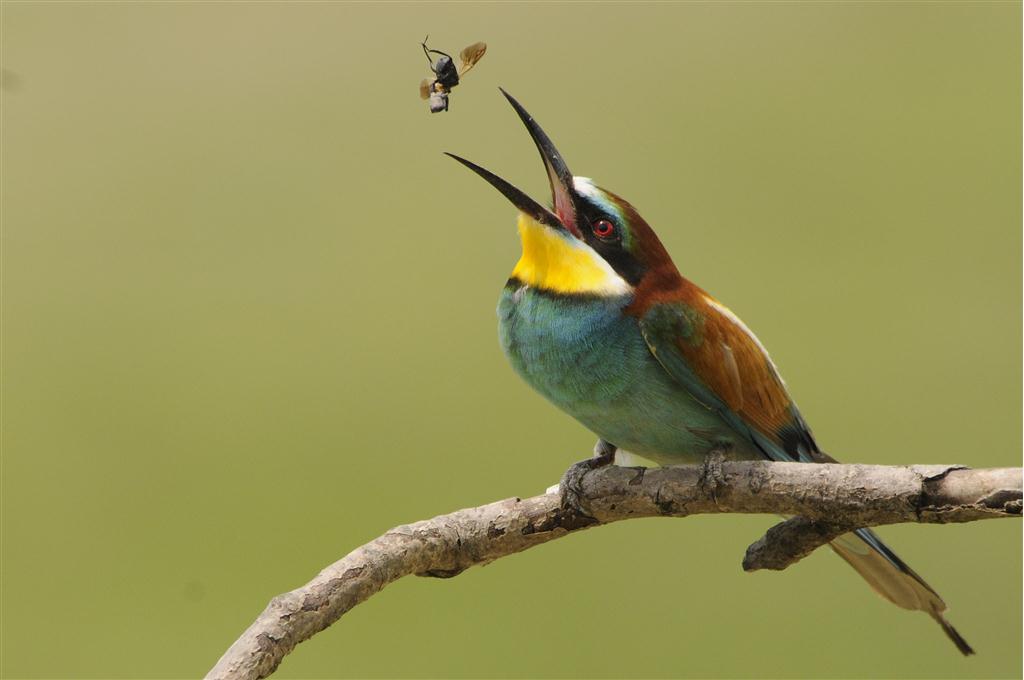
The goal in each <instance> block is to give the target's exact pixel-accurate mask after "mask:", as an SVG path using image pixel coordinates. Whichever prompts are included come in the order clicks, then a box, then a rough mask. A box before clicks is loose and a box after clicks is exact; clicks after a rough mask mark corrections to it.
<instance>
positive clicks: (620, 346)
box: [498, 280, 760, 465]
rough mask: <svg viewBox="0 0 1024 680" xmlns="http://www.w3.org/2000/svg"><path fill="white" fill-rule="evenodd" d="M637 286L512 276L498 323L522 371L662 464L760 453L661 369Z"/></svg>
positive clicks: (606, 434)
mask: <svg viewBox="0 0 1024 680" xmlns="http://www.w3.org/2000/svg"><path fill="white" fill-rule="evenodd" d="M631 299H632V298H631V296H628V295H627V296H621V297H597V296H565V295H557V294H551V293H547V292H544V291H539V290H537V289H535V288H532V287H529V286H524V285H521V284H519V283H518V282H516V281H514V280H513V281H510V282H509V285H508V286H506V287H505V289H504V290H503V291H502V294H501V298H500V300H499V302H498V332H499V337H500V340H501V346H502V348H503V349H504V350H505V354H506V355H507V356H508V358H509V361H510V362H511V363H512V367H513V368H514V369H515V371H516V372H517V373H518V374H519V375H520V376H521V377H522V378H523V379H524V380H525V381H526V382H527V383H528V384H529V385H530V386H531V387H533V388H534V389H535V390H537V391H538V392H540V393H541V394H542V395H544V397H546V398H547V399H548V400H550V401H551V402H552V403H554V404H555V405H556V406H558V407H559V408H560V409H562V410H563V411H565V412H566V413H568V414H569V415H571V416H573V417H574V418H576V419H577V420H578V421H580V422H581V423H582V424H583V425H584V426H586V427H587V428H588V429H590V430H591V431H593V432H594V433H595V434H597V435H598V436H599V437H601V438H602V439H604V440H606V441H608V442H611V443H612V444H615V445H616V446H617V447H619V448H621V449H624V450H627V451H630V452H632V453H635V454H637V455H640V456H644V457H645V458H649V459H651V460H653V461H655V462H657V463H660V464H662V465H671V464H676V463H684V462H694V461H696V460H700V459H702V458H703V456H704V455H706V454H707V452H708V451H710V450H711V449H713V448H721V447H723V446H727V447H731V449H732V455H733V456H736V457H741V458H758V457H760V455H759V453H758V452H756V451H754V450H753V449H752V445H751V444H750V443H749V442H748V441H747V440H746V439H744V438H743V437H741V436H740V435H738V434H737V433H736V432H735V431H734V430H733V429H732V428H730V427H729V426H728V425H727V424H726V423H725V422H724V421H723V420H722V419H720V418H719V417H718V416H717V415H716V414H715V413H714V412H713V411H710V410H709V409H707V408H706V407H705V406H704V405H702V404H701V403H699V402H697V401H696V400H695V399H693V398H692V397H691V396H690V395H689V393H688V392H686V390H685V389H683V388H682V387H681V386H680V385H679V384H678V383H676V382H675V381H673V380H672V378H671V377H670V376H669V375H668V374H667V373H666V372H665V371H664V369H662V367H661V365H660V364H659V363H658V362H657V360H656V359H655V358H654V356H653V355H652V354H651V352H650V350H649V349H648V348H647V344H646V343H645V342H644V339H643V336H641V334H640V329H639V327H638V325H637V323H636V321H635V320H634V319H632V318H631V317H628V316H625V315H624V314H623V313H622V309H623V307H625V306H626V305H628V304H629V303H630V301H631Z"/></svg>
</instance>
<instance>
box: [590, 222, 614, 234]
mask: <svg viewBox="0 0 1024 680" xmlns="http://www.w3.org/2000/svg"><path fill="white" fill-rule="evenodd" d="M590 226H591V228H592V229H593V230H594V236H596V237H598V238H611V237H612V236H614V235H615V225H614V224H612V223H611V222H610V221H608V220H597V221H595V222H594V223H593V224H592V225H590Z"/></svg>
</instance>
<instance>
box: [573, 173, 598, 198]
mask: <svg viewBox="0 0 1024 680" xmlns="http://www.w3.org/2000/svg"><path fill="white" fill-rule="evenodd" d="M572 185H573V188H575V189H576V192H577V193H579V194H582V195H584V196H586V197H588V198H596V197H597V196H598V194H600V193H601V192H600V191H599V190H598V188H597V187H596V186H594V180H592V179H590V178H589V177H573V178H572Z"/></svg>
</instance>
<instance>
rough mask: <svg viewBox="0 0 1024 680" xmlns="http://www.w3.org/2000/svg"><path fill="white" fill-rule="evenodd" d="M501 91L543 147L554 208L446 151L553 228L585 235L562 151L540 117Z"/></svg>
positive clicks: (538, 145)
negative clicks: (542, 125) (546, 206)
mask: <svg viewBox="0 0 1024 680" xmlns="http://www.w3.org/2000/svg"><path fill="white" fill-rule="evenodd" d="M498 89H501V88H498ZM501 93H502V94H503V95H505V98H506V99H508V101H509V103H510V104H512V108H514V109H515V110H516V113H518V114H519V118H520V119H521V120H522V121H523V124H524V125H526V129H527V130H528V131H529V132H530V136H531V137H533V143H534V144H536V145H537V150H538V151H540V157H541V159H542V160H543V161H544V168H545V169H546V170H547V173H548V183H549V184H550V185H551V205H552V209H548V208H545V207H544V206H542V205H541V204H539V203H537V201H535V200H533V199H532V198H530V197H529V196H527V195H526V194H524V193H523V192H522V191H520V190H519V189H517V188H515V187H514V186H512V185H511V184H509V183H508V182H506V181H505V180H503V179H502V178H501V177H498V176H497V175H495V174H494V173H493V172H491V171H489V170H485V169H484V168H481V167H480V166H479V165H477V164H476V163H473V162H471V161H467V160H466V159H465V158H460V157H459V156H456V155H455V154H452V153H448V152H445V154H446V155H448V156H451V157H452V158H454V159H455V160H457V161H458V162H460V163H462V164H463V165H465V166H466V167H467V168H469V169H470V170H472V171H473V172H475V173H476V174H478V175H480V176H481V177H483V178H484V179H485V180H487V182H488V183H490V185H491V186H493V187H494V188H495V189H497V190H498V191H500V192H501V193H502V194H503V195H504V196H505V198H507V199H508V200H510V201H511V202H512V204H513V205H514V206H516V207H517V208H518V209H519V210H520V211H521V212H523V213H525V214H526V215H529V216H530V217H532V218H533V219H535V220H536V221H538V222H540V223H541V224H544V225H547V226H549V227H551V228H552V229H555V230H558V231H566V232H569V233H570V234H572V235H573V236H575V237H576V238H582V237H581V236H580V231H579V228H578V226H577V224H576V214H577V210H576V201H575V198H574V196H575V194H574V190H573V181H572V173H571V172H569V167H568V166H567V165H566V164H565V161H564V160H562V155H561V154H560V153H558V149H556V148H555V145H554V144H552V143H551V139H550V138H549V137H548V136H547V134H545V132H544V130H542V129H541V127H540V125H537V121H535V120H534V119H533V116H531V115H530V114H529V113H527V112H526V109H524V108H523V107H522V105H521V104H520V103H519V102H517V101H516V100H515V99H514V98H513V97H512V95H510V94H509V93H508V92H505V90H501Z"/></svg>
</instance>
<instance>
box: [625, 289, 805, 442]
mask: <svg viewBox="0 0 1024 680" xmlns="http://www.w3.org/2000/svg"><path fill="white" fill-rule="evenodd" d="M674 297H675V298H676V299H665V300H662V301H658V302H654V303H653V304H651V305H650V306H648V307H647V309H646V311H645V312H644V313H643V314H642V315H641V316H640V328H641V330H642V332H643V334H644V338H645V340H646V341H647V344H648V346H649V347H650V348H651V351H652V353H653V354H654V356H655V357H657V359H658V361H660V362H661V364H662V366H664V367H665V369H666V370H667V371H668V372H669V373H670V374H671V375H672V376H673V378H675V379H676V381H677V382H679V383H680V384H681V385H682V386H683V387H685V388H686V389H687V390H688V391H689V392H690V393H691V394H692V395H693V396H694V397H695V398H696V399H697V400H698V401H700V402H701V403H703V404H704V405H705V406H707V407H708V408H710V409H713V410H716V411H718V412H720V413H721V415H722V417H723V418H724V419H725V420H726V421H727V422H729V423H730V424H732V425H733V426H734V427H736V428H737V429H738V430H739V431H741V432H746V433H748V434H749V436H750V438H751V439H752V440H753V441H754V443H755V444H757V445H758V446H759V447H760V448H761V449H762V450H765V453H766V454H767V455H768V457H769V458H773V459H775V460H805V461H812V460H814V461H820V460H823V459H824V455H823V454H820V453H819V452H818V450H817V446H816V445H815V443H814V439H813V437H812V435H811V432H810V430H809V429H808V428H807V425H806V424H805V423H804V422H803V419H802V418H801V417H800V413H799V411H798V410H797V408H796V406H795V405H794V404H793V401H792V400H791V399H790V397H789V394H788V393H787V392H786V386H785V384H784V383H783V382H782V378H781V377H779V373H778V371H777V370H776V369H775V365H774V364H773V363H772V361H771V359H770V358H769V357H768V353H767V352H766V351H765V349H764V347H763V346H762V345H761V343H760V342H759V341H758V339H757V338H756V337H755V336H754V334H753V333H752V332H751V331H750V330H749V329H748V328H747V327H746V326H745V325H744V324H743V322H742V321H740V320H739V319H738V318H737V317H736V315H735V314H733V313H732V312H731V311H729V309H728V308H726V307H725V306H724V305H722V304H721V303H719V302H718V301H716V300H715V299H714V298H712V297H710V296H708V295H707V294H706V293H704V292H703V291H701V290H700V289H699V288H697V287H696V286H693V287H692V289H685V290H680V291H679V295H677V296H674Z"/></svg>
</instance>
